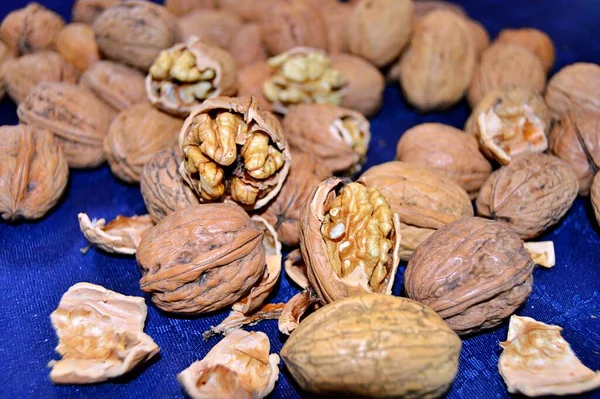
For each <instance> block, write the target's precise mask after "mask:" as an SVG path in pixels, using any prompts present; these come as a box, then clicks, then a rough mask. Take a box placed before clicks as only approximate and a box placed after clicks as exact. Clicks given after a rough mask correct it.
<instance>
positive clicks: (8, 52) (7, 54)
mask: <svg viewBox="0 0 600 399" xmlns="http://www.w3.org/2000/svg"><path fill="white" fill-rule="evenodd" d="M13 58H14V50H13V49H11V48H9V47H8V45H7V44H6V43H4V42H3V41H2V40H0V100H2V99H3V98H4V95H5V94H6V88H5V87H4V85H5V82H4V70H3V69H2V68H3V66H4V64H5V63H6V62H7V61H9V60H12V59H13Z"/></svg>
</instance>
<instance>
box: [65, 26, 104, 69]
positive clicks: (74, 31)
mask: <svg viewBox="0 0 600 399" xmlns="http://www.w3.org/2000/svg"><path fill="white" fill-rule="evenodd" d="M56 51H57V52H58V53H59V54H60V55H62V57H63V58H64V59H65V61H67V62H69V63H71V64H73V65H74V66H75V68H77V69H78V70H79V71H80V72H84V71H85V70H87V69H88V68H89V67H90V65H92V64H93V63H94V62H96V61H98V60H99V59H100V50H98V44H97V43H96V37H95V35H94V30H93V29H92V27H91V26H90V25H87V24H82V23H73V24H69V25H67V26H65V27H64V28H63V30H61V31H60V33H59V34H58V36H57V37H56Z"/></svg>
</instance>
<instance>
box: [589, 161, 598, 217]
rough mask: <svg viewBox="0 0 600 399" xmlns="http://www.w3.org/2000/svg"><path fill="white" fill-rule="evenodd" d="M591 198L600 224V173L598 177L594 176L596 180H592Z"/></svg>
mask: <svg viewBox="0 0 600 399" xmlns="http://www.w3.org/2000/svg"><path fill="white" fill-rule="evenodd" d="M590 199H591V201H592V207H593V208H594V215H595V216H596V221H597V222H598V224H599V225H600V173H596V177H594V180H593V181H592V187H591V188H590Z"/></svg>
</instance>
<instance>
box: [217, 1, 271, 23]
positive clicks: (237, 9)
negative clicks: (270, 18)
mask: <svg viewBox="0 0 600 399" xmlns="http://www.w3.org/2000/svg"><path fill="white" fill-rule="evenodd" d="M217 2H218V8H219V10H223V11H226V12H227V13H229V14H232V15H236V16H237V17H238V18H240V19H242V20H243V21H245V22H259V21H260V20H261V19H262V18H263V17H265V16H266V15H269V14H268V12H269V8H270V7H272V6H273V3H276V2H279V0H257V1H248V0H217Z"/></svg>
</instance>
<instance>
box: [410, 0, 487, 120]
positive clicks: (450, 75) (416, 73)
mask: <svg viewBox="0 0 600 399" xmlns="http://www.w3.org/2000/svg"><path fill="white" fill-rule="evenodd" d="M476 57H477V55H476V53H475V42H474V41H473V39H472V35H471V30H470V29H469V26H468V25H467V23H466V20H465V19H464V18H463V17H461V16H459V15H457V14H456V13H454V12H452V11H448V10H435V11H432V12H430V13H428V14H427V15H425V16H424V17H423V18H422V19H421V20H419V22H418V23H417V25H416V27H415V31H414V34H413V35H412V38H411V40H410V45H409V47H408V49H407V50H406V51H405V52H404V54H403V55H402V57H401V58H400V61H399V74H400V84H401V86H402V91H403V92H404V96H405V98H406V100H407V101H408V102H410V103H411V104H412V105H414V106H415V107H416V108H417V109H419V110H421V111H429V110H432V109H440V108H448V107H449V106H451V105H453V104H455V103H457V102H458V101H459V100H460V99H461V98H462V97H463V96H464V94H465V91H466V90H467V87H468V86H469V83H470V82H471V77H472V76H473V71H474V69H475V63H476Z"/></svg>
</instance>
